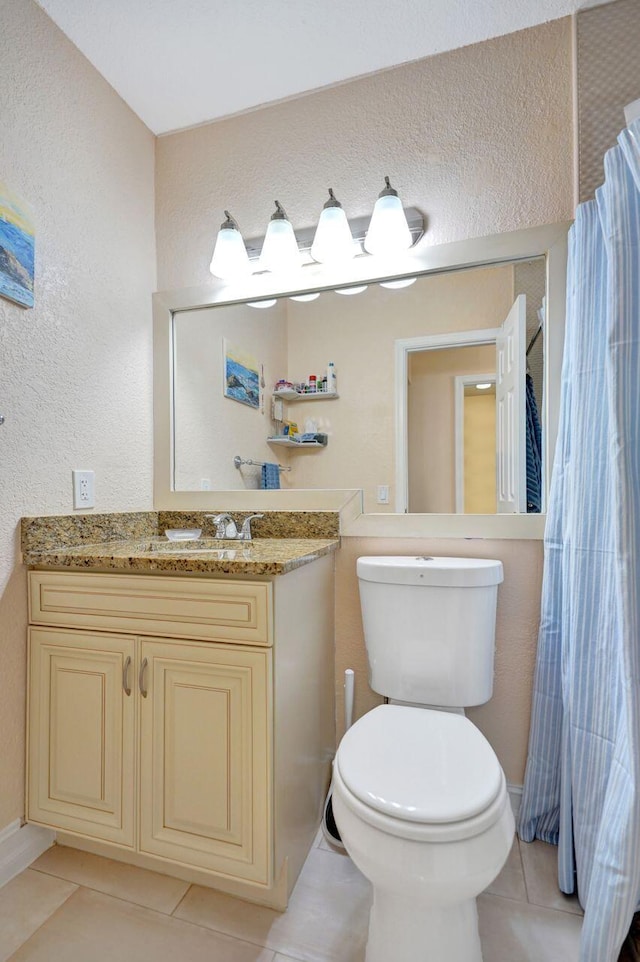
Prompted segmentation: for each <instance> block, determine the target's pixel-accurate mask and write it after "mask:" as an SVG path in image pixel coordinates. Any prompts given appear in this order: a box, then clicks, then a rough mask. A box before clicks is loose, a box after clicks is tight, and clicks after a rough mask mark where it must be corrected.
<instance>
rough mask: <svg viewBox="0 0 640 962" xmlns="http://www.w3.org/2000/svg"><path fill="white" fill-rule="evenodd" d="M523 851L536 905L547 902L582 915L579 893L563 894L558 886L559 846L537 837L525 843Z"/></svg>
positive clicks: (529, 892) (530, 893)
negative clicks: (576, 894) (533, 840)
mask: <svg viewBox="0 0 640 962" xmlns="http://www.w3.org/2000/svg"><path fill="white" fill-rule="evenodd" d="M520 854H521V856H522V867H523V869H524V881H525V885H526V886H527V897H528V899H529V901H530V902H531V903H532V904H533V905H543V906H544V907H545V908H548V909H558V911H560V912H574V913H575V914H576V915H582V909H581V908H580V903H579V902H578V899H577V898H576V897H575V895H563V893H562V892H561V891H560V889H559V888H558V848H557V846H556V845H549V844H547V842H541V841H539V840H538V839H536V841H535V842H521V843H520Z"/></svg>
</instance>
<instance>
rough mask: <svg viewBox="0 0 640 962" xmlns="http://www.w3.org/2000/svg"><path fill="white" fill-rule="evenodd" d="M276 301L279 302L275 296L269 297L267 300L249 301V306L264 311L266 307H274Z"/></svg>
mask: <svg viewBox="0 0 640 962" xmlns="http://www.w3.org/2000/svg"><path fill="white" fill-rule="evenodd" d="M276 303H277V300H276V298H275V297H273V298H269V300H267V301H247V306H248V307H256V308H258V310H261V311H262V310H264V309H265V307H273V305H274V304H276Z"/></svg>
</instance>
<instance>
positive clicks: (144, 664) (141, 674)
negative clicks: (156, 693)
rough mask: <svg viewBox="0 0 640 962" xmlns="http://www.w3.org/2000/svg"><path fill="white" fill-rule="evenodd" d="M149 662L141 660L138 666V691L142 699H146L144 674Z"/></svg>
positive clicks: (144, 659) (145, 659)
mask: <svg viewBox="0 0 640 962" xmlns="http://www.w3.org/2000/svg"><path fill="white" fill-rule="evenodd" d="M148 664H149V661H148V659H147V658H143V659H142V662H141V664H140V671H139V672H138V688H139V689H140V694H141V695H142V697H143V698H146V697H147V694H148V692H147V689H146V688H145V687H144V673H145V670H146V667H147V665H148Z"/></svg>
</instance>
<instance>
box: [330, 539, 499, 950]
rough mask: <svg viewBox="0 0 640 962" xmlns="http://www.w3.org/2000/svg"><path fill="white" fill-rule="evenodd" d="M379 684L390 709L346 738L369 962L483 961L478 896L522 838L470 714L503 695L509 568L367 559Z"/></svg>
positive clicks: (367, 598)
mask: <svg viewBox="0 0 640 962" xmlns="http://www.w3.org/2000/svg"><path fill="white" fill-rule="evenodd" d="M357 570H358V579H359V583H360V602H361V606H362V617H363V623H364V635H365V643H366V647H367V656H368V660H369V683H370V685H371V687H372V688H373V689H374V691H377V692H379V693H380V694H382V695H386V696H387V697H388V698H389V700H390V704H387V705H381V706H380V707H378V708H374V709H373V711H370V712H369V713H368V714H366V715H364V716H363V717H362V718H360V719H359V720H358V721H357V722H356V723H355V724H354V725H353V726H352V727H351V728H350V729H349V730H348V731H347V733H346V734H345V736H344V738H343V739H342V741H341V743H340V746H339V748H338V751H337V754H336V758H335V762H334V774H333V814H334V816H335V820H336V823H337V825H338V828H339V830H340V834H341V836H342V841H343V842H344V845H345V847H346V849H347V851H348V853H349V855H350V856H351V858H352V859H353V861H354V862H355V864H356V865H357V866H358V868H359V869H360V870H361V872H362V873H363V874H364V875H365V876H366V877H367V878H368V879H369V881H370V882H371V884H372V886H373V906H372V908H371V916H370V919H369V938H368V943H367V954H366V962H482V952H481V949H480V938H479V935H478V917H477V911H476V896H477V895H478V894H479V893H480V892H482V890H483V889H485V888H486V887H487V885H489V884H490V883H491V882H492V881H493V880H494V879H495V878H496V876H497V875H498V873H499V872H500V870H501V868H502V866H503V865H504V863H505V861H506V859H507V856H508V854H509V850H510V848H511V844H512V842H513V834H514V819H513V814H512V811H511V805H510V802H509V796H508V794H507V787H506V781H505V777H504V773H503V771H502V769H501V767H500V763H499V762H498V759H497V757H496V755H495V753H494V751H493V749H492V748H491V746H490V745H489V743H488V741H487V740H486V739H485V737H484V736H483V735H482V734H481V732H480V731H479V730H478V729H477V728H476V727H475V725H473V724H472V723H471V722H470V721H469V719H468V718H465V716H464V711H463V709H464V708H465V707H470V706H471V705H481V704H483V703H484V702H486V701H488V700H489V698H490V697H491V694H492V690H493V653H494V644H495V620H496V600H497V593H498V584H499V583H500V582H501V581H502V564H501V563H500V562H499V561H489V560H484V559H477V558H427V557H418V558H412V557H380V558H359V559H358V569H357Z"/></svg>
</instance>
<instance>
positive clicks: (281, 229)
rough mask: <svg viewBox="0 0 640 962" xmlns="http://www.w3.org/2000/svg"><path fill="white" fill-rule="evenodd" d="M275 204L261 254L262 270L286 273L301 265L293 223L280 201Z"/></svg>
mask: <svg viewBox="0 0 640 962" xmlns="http://www.w3.org/2000/svg"><path fill="white" fill-rule="evenodd" d="M275 204H276V209H275V212H274V213H273V214H272V215H271V220H270V221H269V226H268V227H267V233H266V234H265V238H264V244H263V245H262V252H261V254H260V269H261V270H263V271H286V270H291V269H292V268H296V267H300V265H301V260H300V251H299V250H298V242H297V240H296V235H295V234H294V232H293V227H292V226H291V221H290V220H289V218H288V217H287V213H286V211H285V209H284V207H283V206H282V204H281V203H280V201H279V200H277V201H276V202H275Z"/></svg>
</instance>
